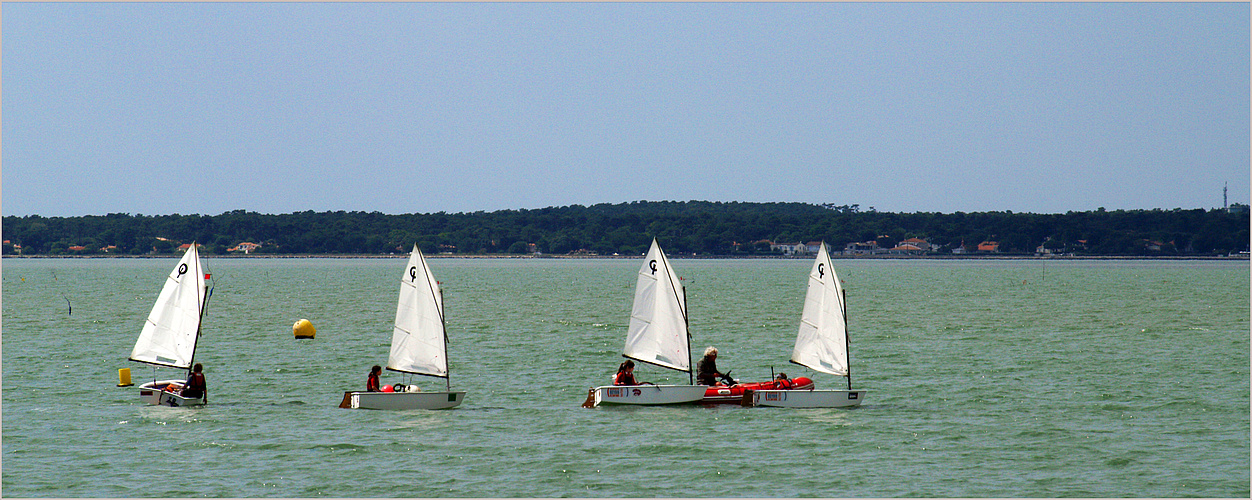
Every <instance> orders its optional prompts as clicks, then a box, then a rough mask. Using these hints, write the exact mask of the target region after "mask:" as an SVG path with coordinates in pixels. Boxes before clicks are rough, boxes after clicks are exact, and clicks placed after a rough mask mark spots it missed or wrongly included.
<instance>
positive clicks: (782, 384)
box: [774, 372, 795, 389]
mask: <svg viewBox="0 0 1252 500" xmlns="http://www.w3.org/2000/svg"><path fill="white" fill-rule="evenodd" d="M793 384H795V382H792V381H791V378H790V377H788V376H787V374H786V373H782V372H779V373H778V376H777V377H774V387H775V388H777V389H790V388H791V386H792V385H793Z"/></svg>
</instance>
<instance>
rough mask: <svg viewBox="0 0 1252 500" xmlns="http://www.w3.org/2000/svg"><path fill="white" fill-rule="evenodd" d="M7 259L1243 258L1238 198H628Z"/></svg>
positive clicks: (38, 249)
mask: <svg viewBox="0 0 1252 500" xmlns="http://www.w3.org/2000/svg"><path fill="white" fill-rule="evenodd" d="M2 230H3V238H4V243H3V247H2V250H3V254H4V255H6V256H17V255H21V256H74V255H84V256H91V255H95V256H104V255H119V256H121V255H128V256H142V255H166V254H174V253H178V252H179V251H180V247H182V248H183V249H185V248H186V247H187V246H188V245H190V244H191V243H192V242H196V243H197V244H199V245H200V246H201V252H203V253H205V254H209V255H228V254H231V255H233V254H239V255H271V256H278V255H287V256H291V255H388V254H403V253H407V252H408V251H409V250H410V249H412V247H413V244H414V243H417V244H418V246H420V247H421V249H422V251H423V252H424V253H427V254H429V255H438V254H451V255H463V256H470V255H516V256H524V255H532V256H566V255H587V256H590V255H598V256H611V255H623V256H638V255H640V254H642V253H643V252H645V251H646V250H647V248H648V245H649V243H651V240H652V238H654V237H655V238H657V240H658V241H659V242H660V243H661V245H662V246H664V248H665V250H666V252H667V253H668V254H670V255H675V256H679V255H686V256H692V255H696V256H709V257H715V256H724V257H752V256H780V255H792V254H796V253H801V254H802V253H805V251H806V250H805V248H804V246H805V245H808V248H810V249H811V248H812V245H816V244H817V242H821V241H825V242H826V243H827V244H829V245H830V248H831V251H832V252H833V253H834V254H835V255H924V256H953V255H966V256H969V255H984V254H985V255H1004V256H1033V255H1063V256H1075V257H1080V256H1097V257H1099V256H1110V257H1111V256H1125V257H1153V256H1160V257H1216V256H1231V255H1235V256H1238V255H1240V254H1242V255H1243V256H1246V255H1247V251H1248V243H1249V234H1248V230H1249V218H1248V206H1247V205H1239V204H1236V205H1233V206H1231V207H1230V208H1229V209H1209V210H1206V209H1172V210H1163V209H1153V210H1111V211H1107V210H1105V209H1103V208H1100V209H1097V210H1095V211H1087V212H1067V213H1064V214H1032V213H1014V212H1011V211H1005V212H974V213H964V212H956V213H951V214H943V213H926V212H917V213H889V212H878V211H876V210H874V209H872V208H871V209H869V210H862V209H861V208H860V207H859V206H858V205H841V206H835V205H833V204H823V205H817V204H808V203H747V202H707V201H685V202H683V201H659V202H651V201H637V202H630V203H620V204H597V205H591V206H582V205H570V206H563V207H549V208H541V209H536V210H500V211H495V212H481V211H480V212H472V213H453V214H449V213H444V212H438V213H431V214H401V215H389V214H382V213H379V212H344V211H337V212H313V211H306V212H295V213H289V214H280V215H269V214H260V213H255V212H248V211H244V210H234V211H230V212H225V213H222V214H220V215H178V214H174V215H139V214H136V215H131V214H108V215H103V216H77V217H42V216H38V215H30V216H21V217H19V216H6V217H4V218H3V226H2Z"/></svg>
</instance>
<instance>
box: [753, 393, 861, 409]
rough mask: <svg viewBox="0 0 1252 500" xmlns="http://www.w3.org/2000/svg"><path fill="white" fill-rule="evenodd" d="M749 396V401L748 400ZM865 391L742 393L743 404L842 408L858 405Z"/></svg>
mask: <svg viewBox="0 0 1252 500" xmlns="http://www.w3.org/2000/svg"><path fill="white" fill-rule="evenodd" d="M749 398H751V401H749ZM864 400H865V391H863V390H860V391H797V390H775V389H766V390H759V391H752V394H745V395H744V401H743V404H744V406H749V404H750V405H751V406H779V407H785V408H844V407H848V406H860V405H861V401H864Z"/></svg>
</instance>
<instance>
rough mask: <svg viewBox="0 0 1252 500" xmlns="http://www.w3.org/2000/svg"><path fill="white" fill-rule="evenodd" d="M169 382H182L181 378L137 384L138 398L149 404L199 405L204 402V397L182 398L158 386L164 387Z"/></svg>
mask: <svg viewBox="0 0 1252 500" xmlns="http://www.w3.org/2000/svg"><path fill="white" fill-rule="evenodd" d="M170 383H178V384H182V383H183V381H182V380H161V381H157V382H148V383H146V384H143V385H141V386H139V400H140V401H143V402H144V403H147V404H150V405H158V406H199V405H203V404H204V398H202V397H200V398H184V397H182V396H179V395H178V394H177V393H174V392H166V391H163V390H161V389H159V388H161V387H165V386H167V385H169V384H170Z"/></svg>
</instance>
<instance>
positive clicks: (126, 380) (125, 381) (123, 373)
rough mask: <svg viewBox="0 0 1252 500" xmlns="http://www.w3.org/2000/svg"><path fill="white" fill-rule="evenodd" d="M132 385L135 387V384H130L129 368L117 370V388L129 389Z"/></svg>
mask: <svg viewBox="0 0 1252 500" xmlns="http://www.w3.org/2000/svg"><path fill="white" fill-rule="evenodd" d="M132 385H135V384H132V383H130V368H118V369H117V386H118V387H130V386H132Z"/></svg>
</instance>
